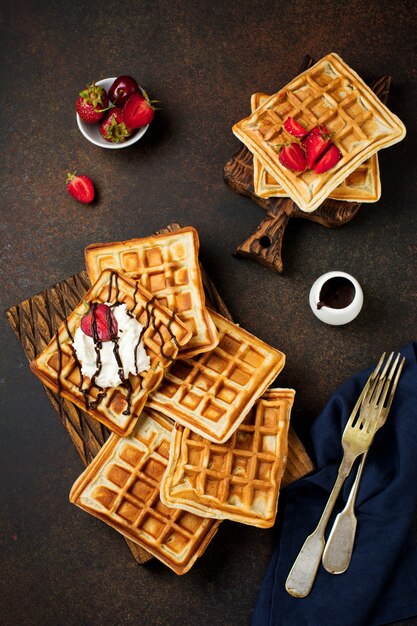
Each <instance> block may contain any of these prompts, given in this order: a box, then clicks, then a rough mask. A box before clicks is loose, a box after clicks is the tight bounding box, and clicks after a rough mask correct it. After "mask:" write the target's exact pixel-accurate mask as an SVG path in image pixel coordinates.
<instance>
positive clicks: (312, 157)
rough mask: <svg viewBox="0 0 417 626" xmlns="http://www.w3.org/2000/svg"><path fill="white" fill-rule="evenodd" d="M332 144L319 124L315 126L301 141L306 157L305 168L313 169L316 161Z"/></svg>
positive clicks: (326, 132) (328, 135)
mask: <svg viewBox="0 0 417 626" xmlns="http://www.w3.org/2000/svg"><path fill="white" fill-rule="evenodd" d="M331 143H332V141H331V138H330V134H329V131H328V130H327V128H326V127H325V126H324V125H323V124H321V125H319V126H315V127H314V128H313V129H312V130H311V131H310V132H309V133H308V135H307V137H305V138H304V139H303V141H302V144H303V146H304V149H305V151H306V157H307V167H308V168H309V169H313V167H314V164H315V163H316V161H317V160H318V159H319V158H320V157H321V155H322V154H323V152H325V151H326V150H327V148H328V147H329V146H330V144H331Z"/></svg>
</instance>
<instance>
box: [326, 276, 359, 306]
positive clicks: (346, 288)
mask: <svg viewBox="0 0 417 626" xmlns="http://www.w3.org/2000/svg"><path fill="white" fill-rule="evenodd" d="M355 294H356V289H355V286H354V285H353V283H351V281H350V280H349V279H348V278H345V277H344V276H334V277H333V278H329V280H326V282H325V283H324V285H323V287H322V288H321V290H320V295H319V302H318V303H317V308H318V309H321V308H322V307H324V306H326V307H329V308H330V309H345V308H346V307H347V306H349V304H352V302H353V300H354V298H355Z"/></svg>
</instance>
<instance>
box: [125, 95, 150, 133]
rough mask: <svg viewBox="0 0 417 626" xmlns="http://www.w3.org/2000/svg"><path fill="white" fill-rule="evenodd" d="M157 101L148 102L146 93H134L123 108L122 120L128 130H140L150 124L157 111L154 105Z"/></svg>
mask: <svg viewBox="0 0 417 626" xmlns="http://www.w3.org/2000/svg"><path fill="white" fill-rule="evenodd" d="M157 102H159V100H150V99H149V96H148V94H147V93H146V91H143V92H142V94H140V93H134V94H132V95H131V96H130V98H129V99H128V101H127V102H126V104H125V105H124V107H123V120H124V121H125V124H126V126H128V127H129V128H142V127H143V126H147V125H148V124H150V123H151V122H152V120H153V118H154V116H155V111H157V110H158V108H157V107H155V104H156V103H157Z"/></svg>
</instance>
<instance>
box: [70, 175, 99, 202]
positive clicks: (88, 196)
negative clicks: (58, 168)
mask: <svg viewBox="0 0 417 626" xmlns="http://www.w3.org/2000/svg"><path fill="white" fill-rule="evenodd" d="M67 185H68V187H67V191H68V193H69V194H70V195H71V196H72V197H73V198H75V199H76V200H78V202H82V203H83V204H90V202H92V201H93V200H94V185H93V181H92V180H91V178H89V177H88V176H84V175H82V176H76V174H75V172H74V174H71V173H70V172H68V174H67Z"/></svg>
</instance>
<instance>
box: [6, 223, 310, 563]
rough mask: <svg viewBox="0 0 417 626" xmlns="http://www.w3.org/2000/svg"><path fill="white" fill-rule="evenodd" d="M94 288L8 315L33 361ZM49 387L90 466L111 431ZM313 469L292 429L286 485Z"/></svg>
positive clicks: (214, 297) (50, 297) (136, 551)
mask: <svg viewBox="0 0 417 626" xmlns="http://www.w3.org/2000/svg"><path fill="white" fill-rule="evenodd" d="M178 228H180V226H179V224H170V225H169V226H167V227H166V228H164V229H162V230H161V231H159V232H168V231H173V230H177V229H178ZM201 269H202V276H203V283H204V289H205V292H206V297H207V299H208V300H209V303H210V304H211V306H212V307H213V308H214V309H215V310H216V311H218V312H219V313H221V314H222V315H223V316H224V317H227V318H228V319H230V320H231V319H232V317H231V315H230V312H229V311H228V309H227V307H226V305H225V303H224V302H223V300H222V298H221V297H220V295H219V293H218V291H217V289H216V287H215V285H214V283H213V282H212V281H211V280H210V278H209V277H208V276H207V274H206V272H205V271H204V269H203V268H201ZM90 286H91V284H90V281H89V279H88V276H87V273H86V272H85V271H82V272H80V273H78V274H75V275H74V276H70V277H69V278H67V279H66V280H63V281H62V282H60V283H58V284H57V285H54V286H53V287H50V288H49V289H45V290H44V291H42V292H41V293H39V294H37V295H35V296H32V297H31V298H28V299H27V300H24V301H23V302H21V303H20V304H16V305H15V306H12V307H10V308H9V309H8V310H7V311H6V317H7V320H8V322H9V324H10V326H11V327H12V329H13V330H14V332H15V333H16V335H17V338H18V339H19V341H20V343H21V344H22V347H23V350H24V351H25V354H26V356H27V357H28V359H29V361H31V360H33V359H34V358H35V357H36V356H37V355H38V354H39V353H40V352H41V351H42V350H43V349H44V348H45V347H46V346H47V344H48V343H49V342H50V340H51V339H52V337H53V335H54V334H55V331H56V329H57V328H58V326H59V325H60V324H61V323H62V321H63V320H64V318H66V317H67V316H68V315H69V314H70V313H71V311H72V310H73V309H74V308H75V307H76V306H77V304H78V303H79V302H80V300H82V298H83V296H84V294H85V292H86V291H87V290H88V289H89V288H90ZM44 389H45V392H46V394H47V396H48V398H49V399H50V401H51V402H52V404H53V406H54V408H55V409H56V410H57V411H58V414H59V416H60V419H61V422H62V423H63V425H64V426H65V428H66V430H67V431H68V433H69V435H70V437H71V440H72V442H73V444H74V446H75V448H76V450H77V452H78V454H79V455H80V457H81V460H82V462H83V463H84V465H85V466H87V465H88V464H89V463H91V461H92V460H93V459H94V457H95V456H96V454H97V453H98V451H99V450H100V448H101V447H102V445H103V444H104V442H105V441H106V440H107V438H108V437H109V434H110V433H109V431H108V430H107V428H106V427H105V426H103V425H102V424H100V422H98V421H96V420H95V419H93V418H91V417H90V416H89V415H88V414H87V413H85V411H82V410H81V409H79V408H78V407H76V406H75V405H74V404H72V403H71V402H69V401H68V400H66V399H64V398H61V399H59V397H58V395H57V394H56V393H54V392H53V391H51V390H50V389H48V388H47V387H44ZM312 469H313V465H312V462H311V460H310V458H309V457H308V455H307V453H306V451H305V449H304V447H303V445H302V444H301V442H300V440H299V439H298V437H297V435H296V434H295V433H294V431H293V430H292V429H291V430H290V434H289V452H288V463H287V468H286V472H285V475H284V477H283V485H286V484H289V483H291V482H293V481H294V480H297V479H298V478H301V477H302V476H304V475H305V474H307V473H309V472H310V471H311V470H312ZM126 542H127V544H128V546H129V548H130V550H131V551H132V553H133V556H134V558H135V559H136V561H137V562H138V563H145V562H146V561H149V560H150V559H152V558H153V557H152V556H151V555H150V554H149V553H148V552H147V551H146V550H144V549H143V548H141V547H140V546H138V545H137V544H136V543H133V542H132V541H129V540H128V539H126Z"/></svg>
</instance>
